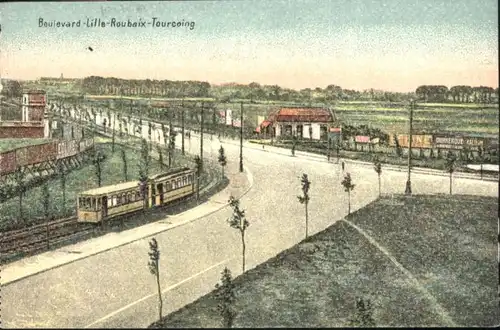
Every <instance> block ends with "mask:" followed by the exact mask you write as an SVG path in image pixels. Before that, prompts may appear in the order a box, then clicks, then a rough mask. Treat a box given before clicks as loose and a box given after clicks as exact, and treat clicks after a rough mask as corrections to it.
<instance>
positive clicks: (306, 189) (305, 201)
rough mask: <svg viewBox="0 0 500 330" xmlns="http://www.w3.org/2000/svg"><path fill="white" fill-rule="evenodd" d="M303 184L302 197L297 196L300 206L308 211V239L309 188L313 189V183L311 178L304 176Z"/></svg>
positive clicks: (307, 217) (307, 218)
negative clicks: (302, 205)
mask: <svg viewBox="0 0 500 330" xmlns="http://www.w3.org/2000/svg"><path fill="white" fill-rule="evenodd" d="M300 182H301V184H302V194H303V195H302V196H297V198H298V199H299V202H300V204H304V206H305V209H306V238H307V237H308V227H309V212H308V210H307V207H308V206H309V200H310V196H309V188H310V187H311V181H309V178H308V177H307V174H305V173H304V174H302V178H301V180H300Z"/></svg>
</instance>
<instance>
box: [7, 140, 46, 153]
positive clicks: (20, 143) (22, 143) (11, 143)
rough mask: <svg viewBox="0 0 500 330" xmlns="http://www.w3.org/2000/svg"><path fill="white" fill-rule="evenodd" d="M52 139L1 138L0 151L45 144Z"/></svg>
mask: <svg viewBox="0 0 500 330" xmlns="http://www.w3.org/2000/svg"><path fill="white" fill-rule="evenodd" d="M50 141H52V140H51V139H0V152H4V151H9V150H12V149H16V148H21V147H26V146H31V145H37V144H43V143H47V142H50Z"/></svg>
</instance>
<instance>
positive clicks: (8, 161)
mask: <svg viewBox="0 0 500 330" xmlns="http://www.w3.org/2000/svg"><path fill="white" fill-rule="evenodd" d="M93 145H94V141H93V139H86V140H82V141H78V140H71V141H61V142H58V141H51V142H47V143H42V144H38V145H31V146H27V147H20V148H16V149H13V150H9V151H5V152H2V153H0V175H4V174H9V173H12V172H14V171H15V170H16V168H18V167H20V166H28V165H34V164H39V163H44V162H47V161H51V160H55V159H62V158H66V157H70V156H74V155H76V154H78V153H81V152H83V151H85V150H88V149H89V148H92V147H93Z"/></svg>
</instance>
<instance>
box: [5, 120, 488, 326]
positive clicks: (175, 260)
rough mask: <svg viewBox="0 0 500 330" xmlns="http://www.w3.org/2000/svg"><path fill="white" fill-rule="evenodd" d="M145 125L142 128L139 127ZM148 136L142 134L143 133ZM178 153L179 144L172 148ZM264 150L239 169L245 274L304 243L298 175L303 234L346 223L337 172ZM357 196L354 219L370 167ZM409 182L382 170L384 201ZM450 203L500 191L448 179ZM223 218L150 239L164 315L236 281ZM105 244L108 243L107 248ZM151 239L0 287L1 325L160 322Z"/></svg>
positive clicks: (373, 188)
mask: <svg viewBox="0 0 500 330" xmlns="http://www.w3.org/2000/svg"><path fill="white" fill-rule="evenodd" d="M145 125H147V123H146V124H145ZM146 135H147V131H146ZM188 143H189V144H190V150H191V152H192V153H195V152H197V151H198V150H199V138H198V137H197V136H195V135H192V137H191V140H190V142H188V140H187V139H186V141H185V145H186V150H187V151H188ZM234 143H236V141H232V142H231V143H224V142H222V145H223V146H224V148H225V150H226V154H227V157H228V167H229V168H230V169H231V170H237V168H238V165H239V159H238V157H239V146H238V145H236V144H234ZM177 145H178V146H180V138H178V139H177ZM219 147H220V143H219V141H218V140H217V138H216V137H213V139H212V140H210V136H209V135H206V136H205V139H204V154H205V157H214V158H215V157H217V150H218V148H219ZM269 150H273V148H270V147H266V150H264V151H263V150H261V149H260V148H259V149H250V148H245V149H244V151H243V152H244V164H245V167H247V168H248V170H249V171H250V172H251V173H252V176H253V181H254V184H253V188H252V189H251V190H250V191H249V192H248V193H247V194H246V195H245V196H244V197H243V198H241V206H242V207H243V208H244V209H245V210H246V214H247V219H248V221H249V222H250V227H249V228H248V229H247V233H246V241H247V269H249V268H252V267H255V266H256V265H258V264H260V263H262V262H263V261H265V260H267V259H268V258H270V257H272V256H274V255H276V254H277V253H279V252H280V251H282V250H284V249H286V248H289V247H291V246H293V245H294V244H296V243H298V242H299V241H300V240H302V239H303V238H304V236H305V216H304V206H303V205H301V204H300V203H299V202H298V200H297V196H298V195H300V194H301V186H300V176H301V175H302V173H307V174H308V175H309V178H310V181H311V182H312V184H311V189H310V195H311V200H310V204H309V233H310V234H314V233H316V232H318V231H321V230H323V229H325V228H326V227H328V226H330V225H332V224H333V223H335V222H336V221H338V220H339V219H341V218H343V217H344V216H345V215H346V214H347V194H346V193H345V192H344V191H343V188H342V186H341V184H340V181H341V180H342V173H341V169H340V166H339V165H337V164H331V163H330V164H328V163H325V162H319V161H315V160H311V159H306V158H304V157H291V156H288V155H282V154H275V153H273V152H270V151H269ZM346 171H347V172H350V173H351V176H352V178H353V182H354V184H356V187H355V189H354V191H353V192H352V194H351V210H352V211H354V210H356V209H358V208H361V207H363V206H364V205H366V204H368V203H370V202H371V201H373V200H374V199H375V198H376V197H377V196H378V179H377V175H376V173H375V171H374V170H373V168H372V166H366V165H359V164H351V163H347V165H346ZM405 182H406V173H404V172H395V171H394V172H393V171H389V170H384V169H383V174H382V193H402V192H404V189H405ZM448 184H449V179H448V178H447V177H443V176H430V175H424V174H413V175H412V188H413V193H414V194H422V193H448V189H449V186H448ZM453 191H454V193H456V194H476V195H486V196H496V197H498V183H497V182H485V181H479V180H471V179H455V180H454V187H453ZM230 214H231V212H230V209H228V208H225V209H222V210H220V211H218V212H216V213H214V214H212V215H209V216H205V217H203V218H201V219H199V220H197V221H194V222H191V223H189V224H187V225H184V226H181V227H177V228H174V229H172V230H169V231H166V232H163V233H160V234H158V235H156V236H155V237H156V238H157V240H158V242H159V248H160V251H161V260H160V272H161V285H162V289H163V291H164V311H163V314H164V315H166V314H167V313H169V312H171V311H174V310H176V309H178V308H180V307H182V306H183V305H185V304H186V303H189V302H191V301H193V300H194V299H196V298H198V297H200V296H201V295H203V294H205V293H207V292H209V291H210V290H212V289H213V288H214V286H215V284H216V283H217V282H218V281H219V279H220V272H221V271H222V269H223V268H224V267H226V266H227V267H228V268H230V269H231V271H232V272H233V274H234V275H238V274H240V273H241V241H240V237H239V233H238V231H237V230H235V229H232V228H230V227H229V225H228V224H227V222H226V219H227V218H228V217H229V216H230ZM113 235H119V234H111V235H109V239H113ZM148 240H149V238H145V239H142V240H139V241H136V242H133V243H130V244H128V245H125V246H121V247H119V248H116V249H113V250H110V251H107V252H104V253H101V254H98V255H95V256H92V257H89V258H86V259H82V260H79V261H76V262H74V263H71V264H68V265H64V266H61V267H59V268H56V269H52V270H49V271H47V272H44V273H41V274H38V275H35V276H32V277H29V278H25V279H23V280H21V281H18V282H14V283H12V284H8V285H7V286H5V287H2V325H3V326H5V327H46V328H48V327H95V328H98V327H146V326H148V325H149V324H150V323H151V322H153V321H155V320H156V319H157V317H158V300H157V295H156V292H157V291H156V290H157V289H156V281H155V278H154V277H153V276H152V275H151V274H150V273H149V269H148V267H147V262H148V256H147V252H148V248H149V247H148Z"/></svg>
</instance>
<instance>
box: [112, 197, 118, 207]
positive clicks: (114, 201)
mask: <svg viewBox="0 0 500 330" xmlns="http://www.w3.org/2000/svg"><path fill="white" fill-rule="evenodd" d="M112 199H113V206H116V204H118V199H117V198H116V196H113V198H112Z"/></svg>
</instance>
